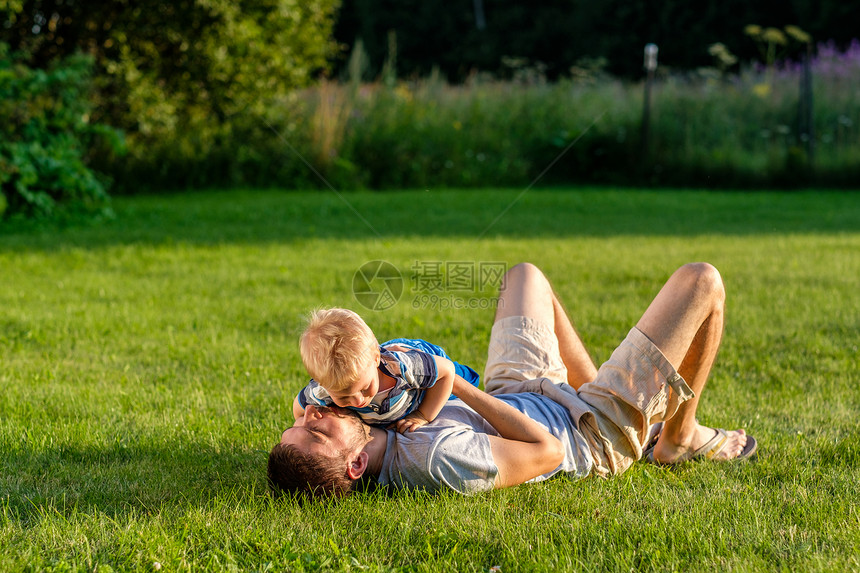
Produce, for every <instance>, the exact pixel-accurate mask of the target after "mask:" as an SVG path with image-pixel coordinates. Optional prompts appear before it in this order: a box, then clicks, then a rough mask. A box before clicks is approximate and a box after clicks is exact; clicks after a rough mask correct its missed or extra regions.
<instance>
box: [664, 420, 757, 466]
mask: <svg viewBox="0 0 860 573" xmlns="http://www.w3.org/2000/svg"><path fill="white" fill-rule="evenodd" d="M755 450H756V443H755V439H754V438H753V437H751V436H748V435H747V433H746V432H745V431H744V430H731V431H726V430H722V429H714V428H709V427H707V426H702V425H699V424H697V427H696V429H695V430H694V431H693V432H692V434H691V435H690V437H689V438H688V439H687V440H684V443H679V442H677V441H673V440H672V439H671V438H670V437H669V436H666V435H661V436H660V440H658V441H657V444H656V445H655V446H654V450H653V451H652V452H651V453H650V454H649V461H652V462H655V463H658V464H678V463H681V462H685V461H688V460H693V459H707V460H713V461H729V460H734V459H738V458H748V457H751V456H752V455H753V454H754V453H755Z"/></svg>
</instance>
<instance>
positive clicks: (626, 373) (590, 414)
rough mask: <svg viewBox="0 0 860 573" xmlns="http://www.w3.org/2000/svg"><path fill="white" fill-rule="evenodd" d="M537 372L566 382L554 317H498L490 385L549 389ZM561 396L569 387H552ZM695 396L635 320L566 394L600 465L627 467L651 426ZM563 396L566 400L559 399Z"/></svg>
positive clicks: (494, 389) (496, 389) (498, 390)
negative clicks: (590, 374) (548, 320)
mask: <svg viewBox="0 0 860 573" xmlns="http://www.w3.org/2000/svg"><path fill="white" fill-rule="evenodd" d="M538 379H541V380H546V381H549V382H551V383H552V384H556V385H566V384H567V369H566V368H565V366H564V363H563V362H562V360H561V355H560V353H559V347H558V339H557V338H556V336H555V333H554V332H553V331H552V330H551V329H550V328H549V326H548V325H546V324H544V323H542V322H538V321H536V320H533V319H531V318H528V317H523V316H512V317H507V318H503V319H502V320H500V321H498V322H496V324H494V325H493V331H492V334H491V335H490V347H489V354H488V357H487V366H486V369H485V370H484V388H485V389H486V391H487V392H488V393H490V394H508V393H516V392H532V391H543V390H540V389H538V388H541V387H543V385H544V384H545V383H544V382H541V383H539V384H535V381H537V380H538ZM546 393H547V394H548V395H549V394H552V395H553V397H554V399H555V397H556V396H559V395H560V396H561V398H562V399H564V398H565V395H566V394H568V392H564V393H558V392H552V393H550V392H546ZM693 396H694V394H693V391H692V390H691V389H690V387H689V386H688V385H687V383H686V382H685V381H684V379H683V378H682V377H681V375H680V374H678V372H677V371H676V370H675V368H674V367H673V366H672V364H670V363H669V361H668V360H667V359H666V357H665V356H663V353H662V352H660V349H659V348H657V346H655V345H654V343H653V342H651V340H649V339H648V337H647V336H645V335H644V334H643V333H642V332H641V331H640V330H639V329H637V328H635V327H634V328H633V329H632V330H630V332H629V333H628V334H627V337H626V338H625V339H624V341H623V342H622V343H621V345H620V346H618V348H617V349H616V350H615V352H613V353H612V356H611V357H610V358H609V360H608V361H606V362H605V363H604V364H603V365H602V366H601V367H600V369H599V370H598V372H597V377H596V378H595V379H594V380H593V381H592V382H589V383H586V384H583V385H582V386H581V387H580V389H579V391H578V392H576V397H578V400H567V399H565V404H564V405H565V406H567V407H568V409H569V410H570V411H571V415H572V417H573V419H574V422H575V423H576V425H577V427H578V428H579V430H580V431H581V432H582V434H583V435H584V436H585V438H586V440H587V441H588V442H589V445H590V446H591V450H592V455H593V457H594V463H595V468H594V472H595V473H597V474H598V475H602V476H607V475H611V474H620V473H621V472H623V471H624V470H626V469H627V468H628V467H630V464H632V463H633V462H634V461H635V460H638V459H639V458H640V457H642V446H643V444H644V443H645V442H646V441H647V439H648V435H649V431H650V429H651V426H652V425H653V424H655V423H657V422H662V421H664V420H668V419H669V418H671V417H672V416H673V415H675V412H677V410H678V406H680V404H681V403H682V402H684V401H686V400H689V399H690V398H692V397H693ZM556 401H560V400H556Z"/></svg>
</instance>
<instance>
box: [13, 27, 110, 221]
mask: <svg viewBox="0 0 860 573" xmlns="http://www.w3.org/2000/svg"><path fill="white" fill-rule="evenodd" d="M91 67H92V62H91V60H90V59H89V58H87V57H85V56H80V55H78V56H73V57H70V58H67V59H65V60H63V61H60V62H57V64H56V65H53V66H52V67H51V68H49V69H47V70H37V69H31V68H28V67H27V66H25V65H24V64H22V63H21V62H20V61H19V59H17V58H15V57H14V56H11V55H10V54H9V52H8V48H7V47H6V46H5V45H3V44H0V196H2V197H3V199H2V201H0V214H2V215H5V216H7V217H8V216H11V215H15V214H20V215H23V216H30V217H46V216H52V215H56V214H58V212H59V211H64V212H69V211H70V210H74V211H84V212H88V213H102V214H104V213H107V212H108V211H107V209H108V195H107V192H106V184H107V180H106V179H105V178H103V177H99V176H97V175H96V174H95V173H94V172H93V171H92V170H91V169H90V168H89V167H88V166H87V164H86V154H87V152H88V150H89V149H91V148H92V146H93V145H94V144H95V140H96V139H97V138H100V139H101V141H104V142H107V143H108V144H110V145H112V146H114V147H115V148H117V149H119V148H120V147H121V137H120V135H119V134H118V133H117V132H115V131H114V130H111V129H109V128H107V127H105V126H101V125H91V124H90V123H89V122H88V118H89V115H88V114H89V102H88V100H87V97H88V95H89V86H90V70H91ZM105 136H106V137H105ZM4 212H5V213H4Z"/></svg>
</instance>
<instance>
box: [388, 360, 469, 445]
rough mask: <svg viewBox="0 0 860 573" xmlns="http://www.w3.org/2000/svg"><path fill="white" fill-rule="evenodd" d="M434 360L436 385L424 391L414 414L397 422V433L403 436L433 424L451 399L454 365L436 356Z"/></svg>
mask: <svg viewBox="0 0 860 573" xmlns="http://www.w3.org/2000/svg"><path fill="white" fill-rule="evenodd" d="M433 359H434V360H435V361H436V383H435V384H433V386H431V387H430V388H427V389H426V390H425V391H424V396H423V398H422V399H421V404H419V405H418V408H417V409H416V410H415V411H414V412H412V413H411V414H409V415H407V416H406V417H404V418H403V419H401V420H398V421H397V426H396V427H397V431H398V432H400V433H401V434H403V433H405V432H407V431H409V432H411V431H413V430H415V428H420V427H421V426H423V425H424V424H427V423H428V422H432V421H433V420H434V419H436V416H438V415H439V411H440V410H442V406H444V405H445V402H447V401H448V398H450V397H451V390H452V389H453V388H454V376H455V374H454V363H453V362H451V361H450V360H448V359H447V358H443V357H442V356H434V357H433Z"/></svg>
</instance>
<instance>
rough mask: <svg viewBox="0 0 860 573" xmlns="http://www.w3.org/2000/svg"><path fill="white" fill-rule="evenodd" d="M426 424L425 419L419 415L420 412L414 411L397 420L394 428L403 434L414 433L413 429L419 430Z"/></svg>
mask: <svg viewBox="0 0 860 573" xmlns="http://www.w3.org/2000/svg"><path fill="white" fill-rule="evenodd" d="M426 423H427V419H426V418H425V417H424V416H422V415H421V412H418V411H415V412H412V413H411V414H408V415H406V416H405V417H404V418H402V419H400V420H397V423H396V428H397V431H398V432H400V433H401V434H405V433H406V432H414V431H415V428H420V427H421V426H423V425H425V424H426Z"/></svg>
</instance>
